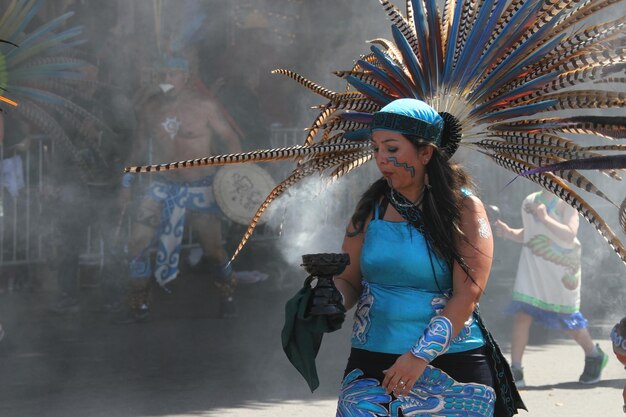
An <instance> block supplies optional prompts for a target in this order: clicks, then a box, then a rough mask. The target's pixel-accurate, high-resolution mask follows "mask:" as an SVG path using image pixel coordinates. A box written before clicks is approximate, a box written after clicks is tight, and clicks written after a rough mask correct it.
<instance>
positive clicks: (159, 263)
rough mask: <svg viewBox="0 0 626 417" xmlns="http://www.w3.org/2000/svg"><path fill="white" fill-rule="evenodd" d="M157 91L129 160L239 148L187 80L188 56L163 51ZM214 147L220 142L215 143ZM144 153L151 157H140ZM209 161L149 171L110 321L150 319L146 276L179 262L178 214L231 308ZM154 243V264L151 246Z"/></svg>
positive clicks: (174, 271)
mask: <svg viewBox="0 0 626 417" xmlns="http://www.w3.org/2000/svg"><path fill="white" fill-rule="evenodd" d="M161 70H162V71H161V80H160V82H161V84H160V85H159V88H160V90H161V92H160V93H158V94H157V95H156V96H153V97H152V98H151V99H150V100H149V101H148V102H147V104H146V105H145V106H144V108H143V109H142V111H141V112H140V115H139V128H138V137H137V138H136V140H135V143H134V146H133V150H132V153H131V159H130V160H131V161H132V162H133V163H136V162H149V163H152V162H158V161H181V160H187V159H193V158H197V157H198V156H200V155H211V154H215V153H217V152H218V149H220V150H226V151H227V152H231V153H234V152H241V146H240V142H239V137H238V135H237V134H236V133H235V132H234V130H232V129H231V127H230V126H229V124H228V123H227V122H226V121H225V118H224V117H223V116H222V115H221V112H220V110H219V108H218V107H217V105H216V104H215V103H214V102H213V101H212V100H211V99H210V98H208V97H206V96H204V95H200V94H198V93H197V92H196V91H194V89H193V88H192V86H191V85H190V83H189V80H190V74H189V68H188V63H187V61H186V60H184V59H180V58H170V59H168V60H167V61H166V63H165V64H164V65H163V67H162V69H161ZM218 146H219V147H221V148H218ZM146 155H149V156H150V160H149V161H145V159H146V158H145V156H146ZM214 175H215V168H205V169H188V170H186V169H183V170H176V171H171V172H168V173H163V174H159V175H154V176H153V177H152V181H151V183H150V185H149V187H148V190H147V193H146V195H145V196H144V198H143V199H142V201H141V204H140V206H139V208H138V209H137V211H136V213H134V219H133V226H132V230H131V238H130V242H129V247H128V250H129V257H130V261H129V273H130V278H131V279H130V281H131V285H130V294H129V305H128V307H129V308H128V311H127V312H126V314H125V315H124V316H122V317H118V318H116V320H115V322H117V323H136V322H143V321H147V320H149V318H150V311H149V307H148V295H149V283H150V279H151V277H152V276H154V278H155V279H156V281H157V283H158V284H160V285H161V286H165V285H166V284H167V283H168V282H170V281H171V280H173V279H174V278H176V276H177V275H178V272H179V271H178V261H179V258H180V247H181V243H182V236H183V228H184V222H185V220H187V221H189V222H190V223H191V225H192V226H193V228H194V230H198V231H200V233H199V235H198V237H199V239H200V244H201V246H202V249H203V251H204V253H205V255H206V256H207V258H209V260H210V261H211V262H212V263H213V264H215V265H216V267H217V272H216V273H215V275H216V276H217V278H216V281H215V282H216V285H217V286H218V287H219V289H220V295H221V306H220V308H221V310H220V311H221V314H222V316H223V317H228V316H232V315H234V305H233V292H234V286H235V278H234V275H233V273H232V268H231V266H230V264H229V263H228V257H227V253H226V251H225V250H224V248H223V247H222V245H221V244H222V231H221V224H220V220H219V218H218V217H217V216H218V215H219V209H218V207H217V206H216V203H215V199H214V197H213V190H212V182H213V176H214ZM134 179H135V177H133V176H132V175H129V174H127V175H125V176H124V181H123V185H124V186H125V187H127V190H126V192H125V193H123V196H122V198H123V199H125V201H129V197H130V195H129V188H128V187H130V185H131V183H132V182H133V180H134ZM155 246H156V249H157V254H156V265H155V268H154V271H153V270H152V268H151V264H150V249H151V248H153V247H155Z"/></svg>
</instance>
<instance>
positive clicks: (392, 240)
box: [352, 204, 485, 354]
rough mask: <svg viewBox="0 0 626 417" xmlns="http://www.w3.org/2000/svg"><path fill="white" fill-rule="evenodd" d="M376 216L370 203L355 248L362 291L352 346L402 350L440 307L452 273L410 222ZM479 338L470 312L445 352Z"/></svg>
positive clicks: (472, 344)
mask: <svg viewBox="0 0 626 417" xmlns="http://www.w3.org/2000/svg"><path fill="white" fill-rule="evenodd" d="M379 217H382V216H379V207H378V204H376V205H375V208H374V218H373V219H372V220H371V221H370V223H369V225H368V227H367V230H366V231H365V239H364V242H363V248H362V250H361V259H360V261H361V273H362V275H363V281H362V284H363V292H362V293H361V296H360V298H359V302H358V304H357V309H356V311H355V313H354V325H353V328H352V346H353V347H355V348H359V349H365V350H369V351H373V352H383V353H394V354H403V353H405V352H407V351H409V350H410V349H411V347H412V346H413V345H414V344H415V342H417V340H418V339H419V338H420V336H421V335H422V334H423V332H424V329H425V328H426V326H427V325H428V323H429V322H430V319H431V318H432V317H433V316H435V315H437V314H440V313H441V310H443V308H444V307H445V305H446V303H447V301H448V299H449V297H450V294H451V292H452V273H451V271H450V267H449V266H448V265H447V264H446V263H445V262H444V260H443V259H441V258H439V257H438V256H437V255H436V253H435V252H434V251H433V250H432V248H430V249H429V247H428V246H427V243H426V240H425V239H424V236H423V235H422V233H421V232H420V231H418V230H417V229H416V228H415V227H414V226H413V225H411V224H410V223H409V222H406V221H404V222H390V221H386V220H382V219H380V218H379ZM431 260H432V262H431ZM433 274H434V275H433ZM434 277H436V280H435V278H434ZM484 343H485V341H484V339H483V336H482V333H481V331H480V329H479V328H478V325H477V324H476V323H474V320H473V318H471V317H470V318H469V319H468V321H467V322H466V323H465V327H464V328H463V329H461V331H460V332H459V334H458V335H457V337H456V338H455V339H454V341H453V343H452V344H451V346H450V349H449V350H448V352H450V353H452V352H462V351H466V350H471V349H475V348H478V347H480V346H482V345H484Z"/></svg>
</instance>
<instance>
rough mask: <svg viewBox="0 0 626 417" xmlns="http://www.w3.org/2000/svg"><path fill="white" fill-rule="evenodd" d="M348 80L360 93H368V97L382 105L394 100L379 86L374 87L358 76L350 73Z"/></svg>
mask: <svg viewBox="0 0 626 417" xmlns="http://www.w3.org/2000/svg"><path fill="white" fill-rule="evenodd" d="M346 81H348V83H350V85H352V86H353V87H354V88H356V89H357V91H358V92H359V93H361V94H364V95H366V96H367V97H368V98H370V99H371V100H372V101H374V102H375V103H376V104H378V105H379V106H381V107H382V106H385V105H387V104H389V103H391V102H392V101H393V97H389V96H388V95H387V94H385V93H384V92H382V91H380V90H379V89H378V88H376V87H373V86H371V85H369V84H367V83H364V82H363V81H361V80H359V79H358V78H356V77H354V76H352V75H348V76H347V77H346Z"/></svg>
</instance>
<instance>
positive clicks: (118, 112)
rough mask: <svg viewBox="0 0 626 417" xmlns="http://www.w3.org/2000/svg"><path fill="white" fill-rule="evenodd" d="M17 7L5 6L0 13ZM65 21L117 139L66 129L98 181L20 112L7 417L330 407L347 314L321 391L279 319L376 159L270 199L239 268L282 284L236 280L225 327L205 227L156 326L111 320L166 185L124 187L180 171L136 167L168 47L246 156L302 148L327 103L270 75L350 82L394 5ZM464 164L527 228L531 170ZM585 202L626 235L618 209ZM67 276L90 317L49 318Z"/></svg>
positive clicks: (596, 285) (500, 260)
mask: <svg viewBox="0 0 626 417" xmlns="http://www.w3.org/2000/svg"><path fill="white" fill-rule="evenodd" d="M9 4H10V2H9V1H8V0H0V12H2V11H3V10H2V9H3V8H6V7H8V5H9ZM398 4H400V2H398ZM68 10H72V11H74V12H75V15H74V16H73V17H72V19H70V25H71V26H73V25H80V26H83V33H84V38H85V39H86V40H87V41H86V43H84V44H83V45H80V46H79V47H78V48H77V56H78V57H80V58H81V59H84V60H85V61H87V62H90V63H92V65H93V67H94V68H97V75H96V76H97V77H98V78H97V80H94V82H93V86H94V91H93V92H92V94H91V97H82V98H81V99H80V101H81V105H83V106H84V107H85V109H87V110H88V111H89V112H91V113H92V114H94V115H95V116H96V117H98V118H100V119H101V120H102V121H104V122H105V123H106V124H107V125H108V126H109V128H108V129H103V130H102V131H101V132H100V136H99V139H98V141H95V142H88V141H82V140H81V139H80V137H81V135H82V133H83V131H82V130H81V128H80V127H76V126H74V127H72V128H69V129H68V131H69V133H70V135H72V138H73V139H74V140H75V141H76V144H77V146H79V147H80V148H81V150H82V151H83V152H84V153H85V154H90V155H91V154H93V156H92V157H91V159H90V160H91V161H93V164H92V165H91V166H90V167H91V168H90V171H89V174H88V175H87V177H88V178H87V179H85V175H86V174H85V173H84V172H83V171H81V168H80V167H76V166H75V165H74V163H73V161H72V160H71V158H70V157H69V156H68V155H66V154H64V152H63V149H62V148H60V147H59V146H58V145H57V144H54V143H49V142H47V141H46V138H45V136H46V135H45V132H39V131H36V130H35V129H34V127H32V126H25V125H23V124H20V121H15V120H10V116H11V115H10V114H8V115H7V116H5V119H7V121H6V124H5V129H6V130H7V132H8V133H7V136H6V137H5V140H4V147H3V150H2V152H3V153H2V157H3V159H6V158H8V157H9V156H13V155H20V156H21V157H22V160H23V161H24V164H26V163H27V162H28V167H27V169H25V174H26V180H25V185H24V187H23V188H22V189H21V190H20V191H19V192H18V194H17V197H14V196H11V195H10V194H9V193H8V191H7V190H6V189H4V191H3V193H2V194H1V195H0V197H1V198H2V203H3V204H2V205H3V216H2V218H3V229H2V230H3V236H2V242H3V247H2V256H3V257H2V258H1V259H0V267H2V269H1V271H2V275H1V276H0V290H2V292H3V294H0V324H2V326H3V327H4V328H5V329H6V331H7V339H6V340H5V341H4V342H2V343H3V344H0V374H1V375H0V386H3V387H7V389H2V390H0V415H2V416H16V417H17V416H20V417H21V416H27V415H45V416H62V415H63V416H65V415H84V416H103V417H105V416H106V417H117V416H168V415H172V416H173V415H196V414H197V415H208V414H203V413H210V412H216V413H217V412H219V410H221V409H228V408H232V407H236V406H246V407H250V408H254V407H263V404H264V403H276V402H282V401H303V402H307V401H311V400H320V399H325V400H332V399H334V398H335V396H336V392H337V390H338V389H339V384H340V380H341V377H342V373H343V369H344V366H345V361H346V359H347V355H348V351H349V342H350V341H349V337H350V331H351V327H352V323H351V318H352V315H351V313H350V314H348V316H347V317H346V322H345V323H344V325H343V328H342V329H341V330H340V331H338V332H336V333H332V334H328V335H325V336H324V342H323V345H322V348H321V350H320V353H319V355H318V360H317V368H318V371H319V376H320V381H321V385H320V388H319V389H318V390H317V391H315V393H313V394H311V393H310V391H309V390H308V387H307V386H306V384H305V382H304V380H303V379H302V377H301V376H300V375H299V374H298V373H297V372H296V371H295V370H294V369H293V368H292V367H291V365H290V364H289V363H288V361H287V358H286V357H285V355H284V353H283V352H282V348H281V344H280V336H281V329H282V324H283V320H284V311H283V308H284V304H285V302H286V301H287V300H288V299H289V298H290V297H291V296H292V295H293V294H294V293H295V292H296V291H297V290H298V289H299V288H300V287H301V286H302V284H303V282H304V279H305V278H306V273H305V271H304V270H303V269H302V268H301V266H300V263H301V256H302V255H303V254H307V253H321V252H339V251H341V242H342V239H343V236H344V231H345V228H346V225H347V224H348V221H349V219H350V216H351V214H352V210H353V208H354V206H355V204H356V202H357V201H358V199H359V198H360V195H361V194H362V193H363V192H364V191H365V189H366V188H367V186H368V185H369V184H371V182H373V181H374V180H375V179H377V178H378V176H379V175H378V172H377V170H376V167H375V165H374V164H373V163H372V162H369V163H367V164H366V165H365V167H363V168H360V169H359V170H357V172H352V173H349V174H348V175H346V176H345V178H342V179H340V180H339V181H338V182H336V183H333V184H328V183H327V182H326V180H327V179H326V178H324V177H320V176H313V177H311V178H308V179H307V180H305V181H303V182H302V183H300V184H297V185H295V186H293V187H291V188H290V189H289V190H288V191H287V192H285V193H284V195H282V196H281V197H280V198H279V199H278V200H277V201H275V202H274V203H273V204H272V205H271V206H270V208H269V209H268V212H267V213H266V218H267V219H266V220H267V222H266V224H265V225H263V226H260V227H259V229H258V230H257V232H256V233H255V234H254V235H253V237H252V239H251V241H250V242H249V243H248V245H247V246H246V247H245V248H244V249H243V252H242V253H241V255H240V257H239V259H237V260H236V261H235V264H234V268H235V270H236V271H237V270H250V271H259V272H261V273H265V274H267V275H268V277H267V279H266V280H264V281H262V282H257V283H252V284H248V285H245V284H241V285H240V286H239V288H238V289H237V292H236V296H235V300H236V302H237V307H238V309H239V317H238V318H237V319H233V320H230V321H229V320H221V319H218V318H217V295H216V294H217V290H216V288H215V286H214V285H213V284H212V281H211V280H210V279H209V277H210V276H211V273H212V272H211V271H210V268H212V267H214V265H210V264H207V263H204V262H202V261H200V262H193V261H191V260H190V259H191V258H193V257H194V256H193V255H192V254H193V253H198V252H197V250H198V248H199V247H200V245H199V238H198V231H193V230H191V229H187V230H186V232H185V238H184V239H183V250H182V252H181V261H180V262H181V275H180V276H179V277H178V278H177V279H176V280H175V281H174V282H173V283H172V285H170V286H168V291H164V290H162V289H161V288H157V286H156V285H155V286H153V287H154V288H152V294H153V295H152V301H153V303H154V310H155V314H154V320H153V322H151V323H146V324H137V325H133V326H131V327H128V326H121V327H120V326H116V325H112V324H110V312H109V311H103V310H106V308H105V307H106V306H108V305H109V304H112V303H113V304H114V302H115V301H120V300H123V299H125V297H126V287H127V278H128V277H127V275H128V267H127V261H128V250H129V248H128V246H129V244H128V239H129V234H130V228H131V224H132V222H133V220H132V217H133V216H134V215H136V212H135V211H136V210H137V207H138V206H139V204H140V202H141V198H142V192H141V190H142V187H143V189H145V187H146V186H147V184H148V183H149V182H150V181H151V178H152V177H150V176H145V177H142V178H139V179H138V180H137V182H136V183H135V185H134V186H133V187H134V188H133V191H132V193H129V194H123V192H124V191H123V190H122V189H121V188H120V187H119V184H120V183H121V181H122V168H123V167H124V166H126V165H138V164H145V163H164V162H171V161H170V160H169V159H167V155H166V156H165V159H164V156H163V155H160V154H159V153H158V152H157V151H155V149H157V147H154V146H152V145H149V146H147V147H146V148H145V150H144V152H143V153H142V154H140V156H139V158H138V159H132V160H131V159H129V155H131V149H132V145H133V142H134V141H135V140H139V139H142V140H145V139H151V138H147V137H141V135H142V131H141V130H140V127H141V126H140V125H141V120H140V119H141V114H142V111H143V110H145V109H146V108H147V106H148V104H147V103H148V102H149V101H150V99H151V98H153V97H154V96H156V95H157V94H158V93H157V91H158V84H159V82H160V80H159V78H158V77H159V74H158V71H157V66H156V63H157V62H159V61H160V60H162V58H163V55H167V54H168V53H174V54H175V55H177V56H182V57H184V58H185V59H186V60H187V61H188V62H189V65H190V69H191V80H190V82H193V83H196V84H195V86H196V89H197V91H199V92H201V93H202V94H206V95H207V96H208V97H211V99H212V100H214V101H215V102H217V103H219V106H220V108H221V110H223V112H224V114H226V115H227V116H224V118H227V119H228V121H229V123H232V124H233V125H234V126H236V130H237V131H238V132H239V134H240V137H241V146H242V149H243V150H244V151H249V150H255V149H260V148H270V147H278V146H291V145H295V144H301V143H302V142H303V141H304V138H305V137H306V132H304V129H305V128H306V127H308V126H309V125H310V124H311V123H312V121H313V120H314V118H315V117H316V116H317V114H318V110H317V109H312V108H311V107H313V106H316V105H319V104H321V103H322V102H323V99H322V100H320V98H319V97H317V96H316V95H315V94H314V93H312V92H309V91H306V90H305V89H304V88H302V87H301V86H299V85H297V84H296V83H295V82H294V81H293V80H290V79H287V78H286V77H282V76H278V75H272V74H271V70H273V69H276V68H285V69H290V70H293V71H295V72H298V73H299V74H301V75H303V76H304V77H306V78H308V79H310V80H312V81H314V82H316V83H318V84H320V85H322V86H324V87H327V88H329V89H331V90H334V91H343V89H345V82H344V81H343V80H341V79H339V78H338V77H336V76H334V75H333V74H332V71H333V70H338V69H348V68H350V67H351V66H352V65H353V63H354V61H355V59H357V58H358V57H359V56H360V55H362V54H366V53H368V52H369V45H368V44H367V43H366V42H365V41H366V40H370V39H374V38H378V37H383V38H386V39H392V36H391V31H390V22H389V20H388V19H387V17H386V15H385V13H384V10H383V9H382V7H381V6H380V4H379V2H378V1H376V0H316V1H310V0H309V1H307V0H245V1H222V0H219V1H218V0H195V1H192V0H132V1H128V0H108V1H102V0H75V1H72V0H63V1H54V0H49V1H48V2H46V3H45V6H44V7H43V8H42V10H41V11H40V12H39V15H38V19H37V21H38V22H39V23H40V24H42V23H45V22H47V21H49V20H51V19H52V18H54V17H56V16H58V15H60V14H62V13H64V12H65V11H68ZM618 11H619V10H618ZM621 12H622V14H623V12H625V11H624V10H621ZM87 95H88V96H89V94H87ZM27 137H28V138H29V139H28V141H27V142H26V141H24V139H25V138H27ZM590 140H592V139H590ZM148 143H151V142H150V141H148ZM220 151H223V152H226V148H225V147H224V148H223V149H220ZM204 156H207V155H203V154H199V155H196V156H195V157H198V158H200V157H204ZM455 159H456V160H458V161H461V162H462V163H463V164H464V166H466V168H467V170H468V172H469V173H470V174H471V175H472V177H473V179H474V181H475V183H476V185H477V191H478V194H479V196H480V197H481V198H482V199H483V201H484V202H485V203H486V204H490V205H495V206H498V207H499V209H500V212H501V213H502V217H503V219H504V220H505V221H506V222H507V223H508V224H510V225H512V226H514V227H515V226H517V227H521V216H520V205H521V202H522V200H523V198H524V196H526V195H527V194H528V193H530V192H532V191H535V190H537V187H536V186H535V185H533V184H532V183H531V182H529V181H527V180H525V179H522V178H519V179H517V180H515V181H514V182H513V183H512V184H510V185H508V186H507V183H508V182H509V181H510V180H511V179H513V177H512V175H511V174H509V173H506V172H505V171H504V170H503V169H501V168H500V167H498V166H497V165H495V164H494V163H493V162H491V161H488V160H487V159H486V158H484V156H482V155H480V154H478V153H476V152H474V151H473V150H469V149H465V148H461V149H460V150H459V152H458V153H457V155H456V157H455ZM260 166H261V167H262V168H263V169H265V170H266V171H267V172H268V173H269V175H271V176H272V177H273V179H274V180H275V181H276V183H278V181H281V180H282V179H284V178H286V177H287V176H288V175H289V173H290V172H291V171H292V169H293V168H294V164H293V162H278V163H276V164H260ZM194 169H203V168H194ZM593 179H594V181H595V182H596V184H597V185H598V186H599V188H601V189H602V190H603V191H605V192H606V193H607V195H608V196H609V197H610V198H611V199H612V200H613V201H615V202H617V203H618V205H619V203H620V202H621V201H622V200H623V199H624V197H625V195H626V193H625V190H626V187H625V186H624V185H623V184H621V183H619V182H616V181H615V180H613V179H611V178H609V177H608V176H606V175H602V174H599V175H597V176H594V177H593ZM585 197H587V195H585ZM588 197H589V200H590V201H593V202H595V203H597V204H598V205H599V206H600V207H601V209H602V210H601V213H600V214H601V215H603V216H604V217H605V218H606V219H608V221H609V223H610V224H611V226H612V227H613V229H614V230H615V231H616V233H618V234H619V236H620V238H621V239H622V240H624V239H625V238H626V236H624V234H623V233H621V234H620V232H619V229H620V228H619V225H618V224H617V221H616V218H617V217H616V212H617V210H616V209H615V207H613V206H610V205H609V204H604V203H603V202H602V201H599V200H598V199H597V198H596V197H595V196H588ZM124 198H126V200H125V199H124ZM220 223H221V224H222V227H223V231H224V236H223V239H222V240H223V244H224V247H225V249H226V252H227V253H228V254H231V253H232V252H233V251H234V249H235V248H236V246H237V244H238V243H239V240H240V239H241V237H242V236H243V234H244V232H245V230H246V227H245V225H244V224H239V223H237V222H234V221H232V220H230V219H229V218H227V217H226V216H224V217H223V219H221V220H220ZM579 239H580V240H581V242H582V245H583V281H582V282H583V284H582V285H583V288H582V311H583V313H584V314H585V315H588V316H589V318H590V321H591V322H592V324H594V325H595V326H597V329H598V331H597V332H598V334H597V336H598V337H607V336H606V335H604V334H602V333H601V332H602V331H604V330H605V329H606V328H607V326H609V325H612V324H614V323H616V322H618V321H619V319H620V318H621V317H623V316H624V315H625V314H626V309H625V307H624V306H625V305H626V290H625V287H624V285H623V282H624V281H623V280H624V271H625V269H624V265H623V264H622V263H621V262H620V260H619V259H618V258H617V256H615V254H614V253H613V252H612V250H611V249H610V247H609V246H608V245H607V244H606V242H605V241H604V240H603V239H602V238H601V237H600V236H599V235H598V233H597V232H596V231H595V230H594V229H593V228H592V227H591V226H590V225H589V224H588V223H586V222H585V221H584V220H582V219H581V227H580V231H579ZM496 243H497V244H496V252H495V259H494V266H493V271H492V275H491V278H490V282H489V285H488V287H487V290H486V293H485V296H484V297H483V299H482V304H481V305H482V307H481V308H482V310H483V312H484V313H485V316H486V319H487V322H489V323H490V324H491V326H492V327H493V330H494V334H496V336H497V337H498V339H499V340H502V341H503V342H504V343H507V342H508V341H509V337H510V335H509V329H510V324H511V323H510V321H509V319H508V318H507V317H505V316H503V315H502V311H503V310H504V308H505V307H506V304H507V303H508V301H509V300H510V296H511V290H512V286H513V280H514V277H515V272H516V269H517V262H518V258H519V251H520V247H519V246H518V245H517V244H515V243H512V242H508V241H503V240H498V241H497V242H496ZM68 251H70V252H72V253H69V254H68V253H66V252H68ZM194 251H195V252H194ZM67 259H70V260H71V259H73V262H74V263H73V264H72V261H67ZM65 261H67V262H70V264H69V265H68V264H67V263H65V264H64V262H65ZM207 265H208V266H207ZM67 274H69V275H71V274H74V276H77V277H78V284H77V285H78V286H79V297H80V305H81V311H80V313H78V314H73V315H61V316H59V315H54V314H51V313H49V311H48V310H47V306H48V305H49V304H51V303H53V302H54V301H55V298H56V297H57V295H58V293H59V288H60V283H59V280H63V279H65V278H67V276H66V275H67ZM105 305H106V306H105ZM559 336H560V335H559V334H557V333H554V334H552V333H549V334H548V335H547V336H546V335H544V336H538V335H535V338H534V339H533V340H535V341H536V342H537V343H543V342H545V341H547V340H549V338H556V337H559ZM594 336H595V335H594ZM3 365H4V366H3ZM216 415H217V414H216Z"/></svg>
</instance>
